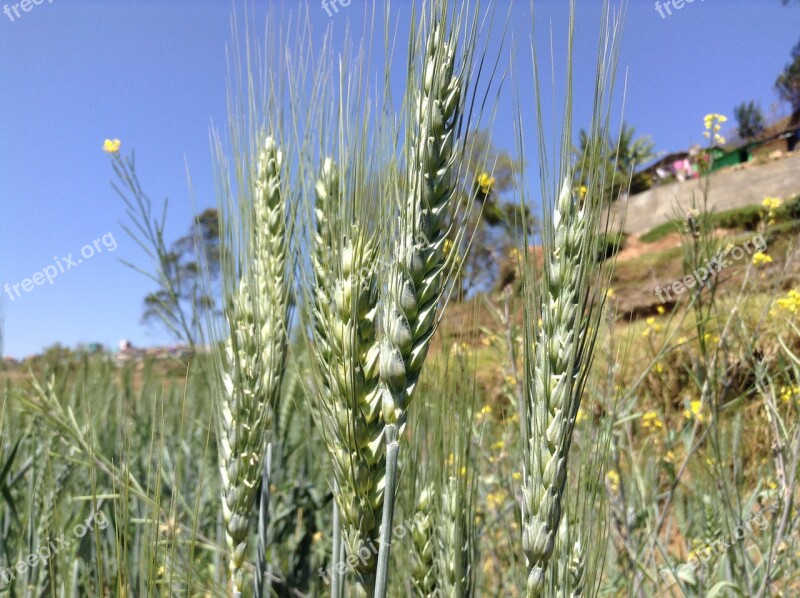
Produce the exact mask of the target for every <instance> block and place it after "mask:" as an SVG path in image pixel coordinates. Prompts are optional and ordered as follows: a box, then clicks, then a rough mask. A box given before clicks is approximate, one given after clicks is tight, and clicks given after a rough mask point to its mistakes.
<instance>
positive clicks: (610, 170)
mask: <svg viewBox="0 0 800 598" xmlns="http://www.w3.org/2000/svg"><path fill="white" fill-rule="evenodd" d="M654 150H655V143H654V142H653V140H652V138H651V137H650V136H649V135H645V136H642V137H636V128H635V127H633V126H631V125H628V124H626V123H622V128H621V129H620V132H619V135H618V136H617V137H616V139H612V138H611V136H606V138H605V139H604V140H601V141H600V142H599V143H591V142H590V140H589V136H588V134H587V133H586V131H584V130H583V129H581V131H580V133H579V136H578V147H576V148H575V149H574V150H573V152H574V153H575V155H576V157H577V169H576V179H577V180H576V184H577V185H578V186H580V185H586V184H587V182H588V181H586V180H585V178H586V175H585V174H583V173H584V171H587V172H588V169H587V168H584V166H585V165H588V164H591V163H592V162H591V160H592V158H593V157H594V156H593V154H595V153H598V154H600V155H599V156H597V159H599V160H601V161H602V163H603V164H604V167H603V172H604V174H605V180H606V188H605V191H606V194H607V196H608V197H610V198H611V199H612V200H616V199H617V198H618V197H619V195H620V194H621V193H624V192H629V193H639V192H640V191H644V190H645V189H647V188H648V187H649V186H650V185H649V181H648V180H647V179H646V177H645V176H644V175H642V174H633V175H632V173H633V171H634V170H635V169H636V168H637V167H639V166H641V165H642V164H644V163H646V162H649V161H650V160H652V159H653V158H655V157H656V154H655V153H654Z"/></svg>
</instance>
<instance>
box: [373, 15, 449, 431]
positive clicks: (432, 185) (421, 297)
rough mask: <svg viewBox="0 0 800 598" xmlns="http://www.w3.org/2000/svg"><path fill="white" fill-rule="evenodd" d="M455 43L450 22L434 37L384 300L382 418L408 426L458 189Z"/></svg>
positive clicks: (442, 276)
mask: <svg viewBox="0 0 800 598" xmlns="http://www.w3.org/2000/svg"><path fill="white" fill-rule="evenodd" d="M454 57H455V53H454V47H453V43H451V42H448V41H447V38H446V36H445V31H444V29H443V25H442V23H440V22H437V23H435V24H434V26H433V29H432V31H431V32H430V35H429V37H428V41H427V45H426V50H425V61H424V65H423V68H424V70H423V83H422V91H420V92H419V94H418V97H417V106H416V118H417V120H418V123H419V127H418V130H417V131H416V135H415V137H414V138H413V140H412V141H411V143H412V149H411V161H410V165H409V173H408V181H407V193H408V196H407V198H406V205H405V206H404V208H403V211H402V213H401V215H400V231H399V239H398V240H397V242H396V244H395V248H394V255H395V256H396V260H395V261H394V263H393V265H392V268H391V271H390V274H389V284H388V296H387V297H386V298H385V300H384V302H383V304H384V305H383V310H384V311H383V332H384V337H383V340H382V343H381V351H380V354H381V355H380V378H381V399H382V409H383V418H384V421H385V422H386V423H387V424H394V425H397V427H398V431H399V432H402V428H403V426H404V425H405V420H406V417H407V413H408V412H407V407H408V401H409V400H410V399H411V396H412V395H413V392H414V388H415V386H416V384H417V380H418V379H419V375H420V371H421V369H422V365H423V363H424V361H425V357H426V355H427V352H428V346H429V344H430V340H431V336H432V335H433V332H434V328H435V317H436V312H437V309H438V307H439V298H440V296H441V293H442V289H443V286H444V279H445V274H446V272H445V266H446V255H445V251H444V242H445V236H446V233H447V227H446V223H447V218H448V215H449V214H450V212H451V210H452V207H453V206H452V201H451V200H452V199H453V195H454V164H455V159H456V158H455V155H454V145H455V134H456V122H457V119H458V115H459V110H460V101H461V80H460V79H459V78H458V77H456V76H454V74H453V68H454Z"/></svg>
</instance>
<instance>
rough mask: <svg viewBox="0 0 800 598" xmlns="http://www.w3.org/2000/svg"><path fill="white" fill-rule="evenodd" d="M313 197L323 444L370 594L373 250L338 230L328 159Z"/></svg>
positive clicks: (379, 470) (377, 499)
mask: <svg viewBox="0 0 800 598" xmlns="http://www.w3.org/2000/svg"><path fill="white" fill-rule="evenodd" d="M316 195H317V203H316V207H315V214H316V222H317V226H316V231H315V235H314V239H313V242H314V252H313V257H312V262H313V267H314V275H315V279H316V286H315V289H314V326H315V334H314V337H315V345H314V348H315V354H316V356H317V360H318V365H319V372H320V373H321V374H322V376H321V378H322V380H321V382H322V383H321V384H320V385H319V386H320V389H319V390H320V395H321V407H322V409H320V413H321V415H322V417H323V420H324V425H323V438H324V439H325V442H326V448H327V450H328V453H329V455H330V458H331V461H332V464H333V473H334V477H335V480H336V483H337V488H338V491H337V493H336V504H337V507H338V516H339V517H340V519H341V522H342V528H343V536H344V543H345V546H346V548H347V552H348V554H349V555H356V556H357V557H358V560H357V561H356V566H355V569H356V572H357V573H358V575H359V580H360V583H361V585H362V586H363V588H364V589H365V591H367V592H369V591H371V590H372V586H373V584H374V581H373V580H374V574H375V565H376V561H377V544H376V542H377V540H378V533H379V522H380V514H381V510H382V506H383V489H384V480H383V478H384V474H385V463H384V460H385V457H384V454H383V430H382V426H381V423H380V403H379V394H378V371H377V359H378V345H377V337H376V331H375V318H376V313H377V300H378V292H377V272H376V266H375V264H376V260H375V257H376V250H375V244H374V241H373V240H372V238H371V237H370V235H369V234H368V233H366V232H365V231H364V230H363V229H362V227H361V226H360V225H358V224H351V225H350V226H343V225H342V222H341V220H342V219H341V217H337V216H336V214H340V210H342V203H341V197H340V180H339V172H338V169H337V167H336V165H335V164H334V162H333V161H332V160H331V159H330V158H328V159H326V160H325V161H324V163H323V166H322V168H321V172H320V175H319V177H318V179H317V184H316ZM342 229H344V231H343V230H342ZM343 232H346V233H347V234H343ZM337 564H338V563H334V567H335V566H336V565H337ZM337 583H340V581H338V580H337Z"/></svg>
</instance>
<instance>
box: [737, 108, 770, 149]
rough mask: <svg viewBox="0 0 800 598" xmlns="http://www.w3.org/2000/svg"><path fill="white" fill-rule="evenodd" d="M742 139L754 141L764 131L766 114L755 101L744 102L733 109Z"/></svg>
mask: <svg viewBox="0 0 800 598" xmlns="http://www.w3.org/2000/svg"><path fill="white" fill-rule="evenodd" d="M733 115H734V116H735V117H736V123H737V127H738V130H739V137H741V138H742V139H753V138H754V137H757V136H758V135H760V134H761V133H762V132H763V131H764V127H765V123H764V114H763V112H761V108H760V107H759V106H758V104H756V103H755V102H754V101H752V100H751V101H750V102H742V103H741V104H739V105H738V106H736V108H734V109H733Z"/></svg>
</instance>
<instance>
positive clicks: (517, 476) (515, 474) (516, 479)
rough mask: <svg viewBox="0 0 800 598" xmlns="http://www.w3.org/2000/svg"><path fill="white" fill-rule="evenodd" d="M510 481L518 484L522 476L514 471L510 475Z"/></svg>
mask: <svg viewBox="0 0 800 598" xmlns="http://www.w3.org/2000/svg"><path fill="white" fill-rule="evenodd" d="M511 479H512V480H514V481H515V482H519V481H520V480H521V479H522V474H521V473H520V472H518V471H515V472H514V473H512V474H511Z"/></svg>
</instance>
